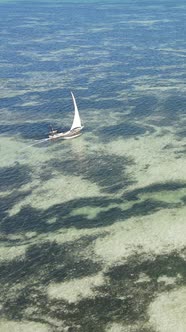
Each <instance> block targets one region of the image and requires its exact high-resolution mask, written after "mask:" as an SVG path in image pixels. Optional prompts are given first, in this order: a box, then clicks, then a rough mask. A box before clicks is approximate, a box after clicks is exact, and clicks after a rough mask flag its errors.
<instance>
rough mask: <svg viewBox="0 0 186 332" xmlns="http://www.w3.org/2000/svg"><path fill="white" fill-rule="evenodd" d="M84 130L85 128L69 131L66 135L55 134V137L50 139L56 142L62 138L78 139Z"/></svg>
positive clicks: (52, 136) (50, 136) (51, 136)
mask: <svg viewBox="0 0 186 332" xmlns="http://www.w3.org/2000/svg"><path fill="white" fill-rule="evenodd" d="M82 129H83V127H81V128H76V129H73V130H69V131H67V132H65V133H57V134H54V135H49V139H50V140H56V139H58V138H61V139H72V138H76V137H78V136H80V135H81V134H82V133H81V130H82Z"/></svg>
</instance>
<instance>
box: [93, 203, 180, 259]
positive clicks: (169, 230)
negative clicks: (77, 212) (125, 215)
mask: <svg viewBox="0 0 186 332" xmlns="http://www.w3.org/2000/svg"><path fill="white" fill-rule="evenodd" d="M185 214H186V208H185V207H183V208H180V209H170V210H166V209H164V210H162V211H159V212H157V213H154V214H152V215H148V216H144V217H136V218H131V219H129V220H127V221H123V222H122V221H121V222H118V223H115V224H114V225H112V226H110V227H107V231H109V230H110V234H108V235H106V236H105V237H104V238H99V239H97V240H95V248H94V250H95V254H96V255H98V256H99V257H100V259H102V260H104V261H105V262H107V264H114V263H116V262H119V261H121V260H122V261H123V260H127V259H128V258H129V257H130V256H132V255H133V254H138V255H140V254H144V253H146V254H148V255H153V256H154V255H159V254H161V255H162V254H164V253H171V252H172V251H174V250H181V249H183V248H184V247H185V238H186V225H185V224H186V222H185ZM102 231H103V229H102Z"/></svg>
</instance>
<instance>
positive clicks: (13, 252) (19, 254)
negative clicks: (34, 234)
mask: <svg viewBox="0 0 186 332" xmlns="http://www.w3.org/2000/svg"><path fill="white" fill-rule="evenodd" d="M26 249H27V246H24V245H23V246H14V247H0V262H2V261H11V260H13V259H15V258H17V259H24V256H25V253H26Z"/></svg>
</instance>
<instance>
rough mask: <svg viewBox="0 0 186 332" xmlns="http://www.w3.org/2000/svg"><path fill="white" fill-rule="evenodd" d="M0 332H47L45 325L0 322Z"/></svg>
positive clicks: (25, 322)
mask: <svg viewBox="0 0 186 332" xmlns="http://www.w3.org/2000/svg"><path fill="white" fill-rule="evenodd" d="M0 331H2V332H33V331H37V332H49V328H48V327H47V325H46V324H41V323H34V322H29V321H28V322H27V321H20V322H14V321H7V320H1V321H0Z"/></svg>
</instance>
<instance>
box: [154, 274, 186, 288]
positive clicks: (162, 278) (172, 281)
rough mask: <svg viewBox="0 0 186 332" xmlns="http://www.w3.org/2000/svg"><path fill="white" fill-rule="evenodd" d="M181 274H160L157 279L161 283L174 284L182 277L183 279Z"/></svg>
mask: <svg viewBox="0 0 186 332" xmlns="http://www.w3.org/2000/svg"><path fill="white" fill-rule="evenodd" d="M181 278H182V277H181V275H180V274H177V276H176V277H168V276H166V275H163V276H160V277H159V278H158V280H157V282H159V283H163V284H165V285H166V286H168V285H174V284H175V283H176V282H178V281H179V280H180V279H181Z"/></svg>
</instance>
